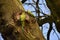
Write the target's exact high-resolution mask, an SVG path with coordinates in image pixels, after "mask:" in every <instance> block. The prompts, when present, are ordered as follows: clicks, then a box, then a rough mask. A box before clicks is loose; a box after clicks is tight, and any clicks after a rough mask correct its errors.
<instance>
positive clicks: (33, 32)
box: [0, 0, 44, 40]
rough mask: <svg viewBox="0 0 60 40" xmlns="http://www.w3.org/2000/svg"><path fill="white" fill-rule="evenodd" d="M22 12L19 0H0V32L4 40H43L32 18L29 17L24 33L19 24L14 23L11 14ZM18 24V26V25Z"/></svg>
mask: <svg viewBox="0 0 60 40" xmlns="http://www.w3.org/2000/svg"><path fill="white" fill-rule="evenodd" d="M21 10H23V11H24V8H23V6H22V3H21V2H19V0H0V32H1V33H2V37H3V38H4V40H44V37H43V34H42V32H41V30H40V29H39V26H38V24H37V22H36V19H35V18H34V17H31V16H30V15H29V18H30V20H29V22H25V26H24V31H23V30H22V27H21V25H20V22H18V23H17V22H14V19H13V14H16V13H18V12H20V11H21ZM18 24H19V25H18Z"/></svg>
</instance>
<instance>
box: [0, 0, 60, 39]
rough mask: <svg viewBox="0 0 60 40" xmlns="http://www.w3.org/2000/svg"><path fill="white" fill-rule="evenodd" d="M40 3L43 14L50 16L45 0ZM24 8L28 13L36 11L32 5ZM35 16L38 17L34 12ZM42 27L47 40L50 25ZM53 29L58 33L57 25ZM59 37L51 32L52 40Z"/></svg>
mask: <svg viewBox="0 0 60 40" xmlns="http://www.w3.org/2000/svg"><path fill="white" fill-rule="evenodd" d="M29 1H30V2H32V1H31V0H29ZM29 1H27V3H28V2H29ZM39 1H40V4H42V5H39V7H40V9H42V11H43V13H45V14H47V15H50V14H51V12H50V10H49V8H48V7H47V5H46V2H45V0H39ZM23 6H24V8H25V10H26V11H27V10H30V11H34V8H33V7H32V6H31V5H29V6H28V5H23ZM33 14H34V15H36V14H35V12H33ZM41 15H43V14H41ZM42 27H43V29H42V30H43V35H44V36H45V38H46V36H47V32H48V29H49V24H48V23H46V24H44V25H43V26H42ZM53 28H54V29H55V31H56V28H55V24H53ZM56 33H57V35H58V36H59V38H60V34H59V33H58V32H57V31H56ZM57 35H56V34H55V33H54V31H53V30H52V32H51V34H50V40H58V37H57ZM0 40H3V39H2V37H1V34H0Z"/></svg>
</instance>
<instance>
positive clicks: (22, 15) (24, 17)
mask: <svg viewBox="0 0 60 40" xmlns="http://www.w3.org/2000/svg"><path fill="white" fill-rule="evenodd" d="M20 19H21V21H24V20H25V19H26V15H25V13H24V12H23V13H22V14H21V16H20Z"/></svg>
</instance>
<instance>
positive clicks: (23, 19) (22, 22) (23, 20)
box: [20, 12, 26, 30]
mask: <svg viewBox="0 0 60 40" xmlns="http://www.w3.org/2000/svg"><path fill="white" fill-rule="evenodd" d="M25 19H26V15H25V12H22V14H21V16H20V21H21V24H22V30H24V28H23V27H24V26H25Z"/></svg>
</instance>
